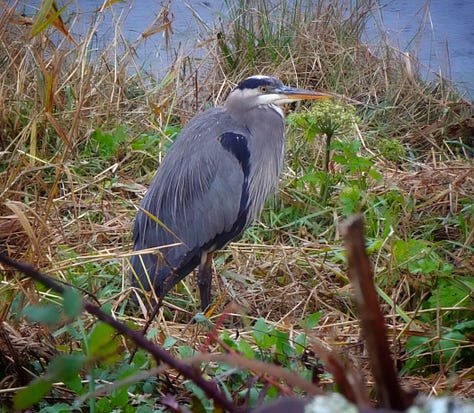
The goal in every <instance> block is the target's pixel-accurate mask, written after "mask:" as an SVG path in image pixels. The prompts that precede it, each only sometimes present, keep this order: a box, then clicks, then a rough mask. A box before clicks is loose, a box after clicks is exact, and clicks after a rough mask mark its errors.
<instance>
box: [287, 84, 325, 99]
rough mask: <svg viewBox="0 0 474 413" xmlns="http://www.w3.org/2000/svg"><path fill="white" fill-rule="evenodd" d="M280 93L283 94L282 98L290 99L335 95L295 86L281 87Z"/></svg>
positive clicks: (320, 97)
mask: <svg viewBox="0 0 474 413" xmlns="http://www.w3.org/2000/svg"><path fill="white" fill-rule="evenodd" d="M278 92H279V94H280V95H283V96H282V99H285V100H286V99H288V100H290V101H296V100H303V99H329V98H332V97H333V96H332V95H330V94H328V93H323V92H313V91H311V90H306V89H298V88H295V87H289V86H285V87H282V88H280V89H279V91H278Z"/></svg>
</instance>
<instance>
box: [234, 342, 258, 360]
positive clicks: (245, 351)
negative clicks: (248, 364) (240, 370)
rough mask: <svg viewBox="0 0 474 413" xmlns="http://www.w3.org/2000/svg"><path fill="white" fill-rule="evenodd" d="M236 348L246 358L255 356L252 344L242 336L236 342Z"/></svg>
mask: <svg viewBox="0 0 474 413" xmlns="http://www.w3.org/2000/svg"><path fill="white" fill-rule="evenodd" d="M237 349H238V350H239V351H240V353H241V354H242V355H243V356H244V357H246V358H249V359H251V358H254V357H255V352H254V350H253V348H252V346H251V345H250V344H249V343H248V342H247V341H245V340H244V339H242V338H241V339H240V340H239V342H238V344H237Z"/></svg>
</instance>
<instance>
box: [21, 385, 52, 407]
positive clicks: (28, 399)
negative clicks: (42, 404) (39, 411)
mask: <svg viewBox="0 0 474 413" xmlns="http://www.w3.org/2000/svg"><path fill="white" fill-rule="evenodd" d="M51 386H52V382H51V381H50V380H48V379H45V378H43V377H39V378H37V379H34V380H33V381H32V382H31V383H30V384H29V385H28V386H27V387H25V388H24V389H21V390H19V391H18V392H17V393H16V394H15V395H14V396H13V405H14V406H15V410H23V409H27V408H28V407H31V406H33V405H34V404H36V403H38V402H39V401H40V400H41V399H42V398H43V397H44V396H45V395H46V394H48V393H49V391H50V390H51Z"/></svg>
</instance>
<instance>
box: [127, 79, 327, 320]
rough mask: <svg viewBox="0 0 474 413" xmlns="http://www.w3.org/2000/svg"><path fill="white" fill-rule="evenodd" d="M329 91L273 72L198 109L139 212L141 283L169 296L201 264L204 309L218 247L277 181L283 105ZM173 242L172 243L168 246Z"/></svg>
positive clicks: (136, 237) (136, 233) (136, 265)
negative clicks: (296, 84)
mask: <svg viewBox="0 0 474 413" xmlns="http://www.w3.org/2000/svg"><path fill="white" fill-rule="evenodd" d="M328 97H330V96H329V95H327V94H324V93H319V92H311V91H309V90H304V89H296V88H292V87H288V86H285V85H283V83H282V82H281V81H280V80H278V79H276V78H273V77H267V76H252V77H249V78H247V79H245V80H244V81H242V82H241V83H240V84H239V85H238V86H237V87H236V88H235V89H234V90H233V91H232V92H231V93H230V94H229V96H228V98H227V100H226V101H225V103H224V105H223V106H221V107H216V108H213V109H209V110H207V111H205V112H203V113H201V114H199V115H197V116H195V117H194V118H193V119H192V120H191V121H190V122H189V123H188V124H187V125H186V126H185V127H184V128H183V129H182V131H181V133H180V134H179V136H178V137H177V138H176V141H175V142H174V143H173V145H172V146H171V148H170V150H169V152H168V153H167V155H166V156H165V158H164V160H163V162H162V163H161V165H160V166H159V168H158V170H157V172H156V175H155V177H154V178H153V181H152V182H151V185H150V187H149V189H148V191H147V193H146V194H145V197H144V198H143V200H142V202H141V205H140V210H139V211H138V213H137V217H136V220H135V226H134V230H133V241H134V251H140V250H143V249H148V248H152V247H157V246H163V248H162V249H160V251H159V252H157V253H143V254H140V255H133V256H132V257H131V266H132V279H133V284H135V285H137V284H140V283H141V285H142V286H143V287H144V288H145V289H147V290H150V289H151V288H154V289H155V291H156V293H157V296H158V297H160V298H162V297H163V296H164V295H165V294H166V293H168V291H169V290H170V289H171V288H173V287H174V286H175V285H176V284H177V283H178V282H179V281H180V280H182V279H183V278H184V277H185V276H186V275H188V274H189V273H190V272H191V271H192V270H193V269H194V268H195V267H197V266H199V270H198V285H199V291H200V295H201V307H202V309H203V311H204V310H205V309H206V308H207V307H208V306H209V304H210V300H211V281H212V273H211V260H212V255H213V253H214V251H216V250H218V249H220V248H222V247H224V246H225V245H226V244H228V243H229V242H230V241H231V240H233V239H235V238H236V237H238V236H240V235H241V234H242V233H243V232H244V231H245V229H247V227H248V226H249V225H250V224H251V223H252V222H253V220H254V219H255V218H256V217H258V215H259V214H260V212H261V211H262V208H263V205H264V202H265V200H266V198H267V196H268V194H269V193H270V192H271V191H272V190H274V189H275V188H276V187H277V184H278V177H279V175H280V171H281V169H282V164H283V153H284V147H285V122H284V114H283V111H282V110H281V109H280V108H279V106H277V105H282V104H285V103H290V102H294V101H297V100H302V99H323V98H328ZM167 245H172V246H168V247H166V246H167Z"/></svg>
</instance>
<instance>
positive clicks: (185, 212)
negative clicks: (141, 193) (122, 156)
mask: <svg viewBox="0 0 474 413" xmlns="http://www.w3.org/2000/svg"><path fill="white" fill-rule="evenodd" d="M212 112H213V111H211V114H210V115H211V116H212ZM216 112H217V110H216ZM206 114H208V113H207V112H206ZM220 116H222V115H220ZM210 123H211V124H212V119H211V122H210V120H209V119H206V120H203V119H200V118H196V119H195V121H194V122H193V121H192V122H190V123H189V124H188V125H187V127H186V128H184V129H183V131H182V132H181V134H180V136H179V137H178V139H177V140H176V142H175V143H174V144H173V146H172V147H171V149H170V151H169V152H168V154H167V155H166V157H165V158H164V161H163V162H162V164H161V165H160V167H159V168H158V171H157V173H156V175H155V177H154V179H153V181H152V183H151V185H150V188H149V190H148V192H147V193H146V195H145V197H144V198H143V201H142V203H141V208H143V209H144V210H146V211H148V212H149V213H150V214H152V215H153V216H156V217H157V218H158V220H159V221H160V222H162V223H163V224H164V225H165V226H166V227H167V228H169V230H171V232H170V231H169V230H168V229H166V228H165V227H164V226H162V225H160V224H159V223H157V222H155V221H154V220H153V219H151V218H150V217H148V216H147V215H146V214H144V213H143V212H138V214H137V218H136V221H135V226H134V241H135V250H136V251H138V250H141V249H145V248H150V247H155V246H163V245H168V244H173V243H176V242H182V245H179V246H177V247H173V248H164V249H163V250H162V254H163V256H162V257H161V258H160V257H157V256H156V255H152V254H144V255H141V256H134V257H132V259H131V264H132V267H133V268H134V271H135V272H136V275H138V277H139V278H140V280H141V282H142V283H144V284H145V286H146V287H147V286H148V283H147V282H146V279H147V276H146V274H145V272H146V273H148V275H149V277H150V278H151V279H152V281H153V282H154V287H155V289H157V290H158V291H159V290H160V288H159V286H160V283H162V282H163V280H164V279H165V278H166V277H167V276H168V275H169V273H170V269H169V267H168V265H167V264H170V265H171V266H172V267H178V266H179V265H180V260H181V259H182V258H183V257H184V256H186V254H188V253H189V252H190V251H192V250H193V249H196V248H199V247H202V246H204V245H206V244H207V243H209V242H210V241H212V240H213V239H214V238H215V237H216V236H217V235H219V234H221V233H223V232H226V231H229V230H230V229H231V228H232V226H233V225H234V223H235V222H236V220H237V219H238V215H239V210H240V201H241V195H242V185H243V182H244V174H243V171H242V168H241V167H240V165H239V162H238V161H237V159H236V158H235V157H234V156H233V155H232V154H231V153H229V152H228V151H226V150H225V149H224V148H223V147H222V146H221V145H220V144H219V141H218V138H219V136H220V133H219V128H217V133H216V130H215V128H214V132H213V133H212V134H211V133H210V131H209V124H210ZM215 126H216V125H215V123H214V127H215ZM227 127H228V125H227ZM190 131H193V133H191V132H190ZM140 257H141V258H140ZM142 260H143V262H142ZM143 267H145V268H146V270H145V268H143Z"/></svg>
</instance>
